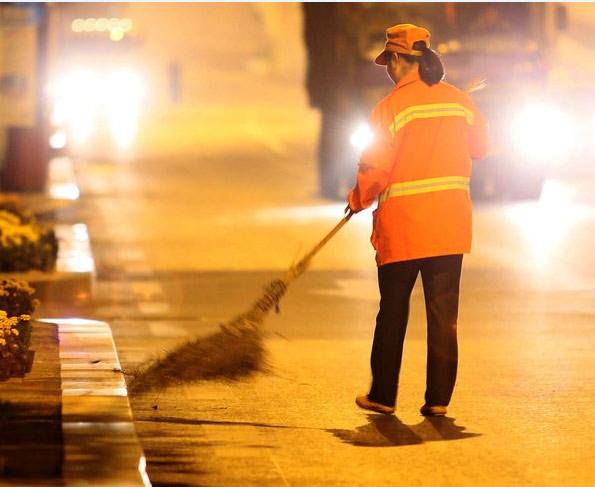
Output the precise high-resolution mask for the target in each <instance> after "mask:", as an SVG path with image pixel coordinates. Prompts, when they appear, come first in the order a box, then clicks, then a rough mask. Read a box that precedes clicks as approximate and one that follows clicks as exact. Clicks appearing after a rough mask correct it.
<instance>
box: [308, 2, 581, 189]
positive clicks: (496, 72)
mask: <svg viewBox="0 0 595 487" xmlns="http://www.w3.org/2000/svg"><path fill="white" fill-rule="evenodd" d="M303 9H304V36H305V41H306V48H307V52H308V75H307V88H308V93H309V96H310V103H311V105H312V106H314V107H316V108H318V109H319V110H320V112H321V130H320V140H319V153H318V157H319V181H320V192H321V194H322V195H323V196H325V197H328V198H332V199H337V198H339V199H341V198H343V197H344V196H345V194H346V192H347V190H348V188H349V187H350V186H351V185H352V184H353V181H354V175H355V171H356V164H357V158H358V157H359V154H360V152H361V150H362V148H363V147H364V146H365V144H366V143H367V142H368V140H369V136H370V132H369V129H368V128H367V126H366V120H367V117H368V114H369V112H370V110H371V108H372V107H373V106H374V104H375V103H377V102H378V101H379V100H380V99H381V98H382V97H383V96H385V95H386V94H387V92H388V91H390V89H391V86H392V85H391V83H390V81H389V80H388V77H387V75H386V73H385V71H384V70H383V69H382V68H381V67H378V66H375V65H374V64H373V59H374V57H375V56H376V55H377V54H378V52H380V51H381V50H382V49H383V46H384V42H385V39H384V32H385V29H386V28H387V27H389V26H391V25H395V24H399V23H414V24H418V25H422V26H424V27H426V28H428V29H429V30H430V32H431V33H432V47H433V49H435V50H436V51H438V52H439V53H440V55H441V56H442V58H443V61H444V63H445V66H446V81H447V82H449V83H451V84H454V85H455V86H457V87H459V88H461V89H465V88H466V87H467V86H468V85H470V84H471V83H472V82H474V81H476V80H478V79H485V80H486V82H487V86H486V88H485V89H483V90H481V91H477V92H475V93H474V94H473V98H474V100H475V101H476V103H477V104H478V106H479V108H480V109H481V110H482V112H484V113H485V115H486V116H487V118H488V120H489V121H490V126H491V131H492V138H493V142H494V147H493V151H492V155H491V156H490V157H489V158H488V159H487V160H485V161H482V162H481V163H479V164H476V165H474V170H473V178H472V185H471V193H472V197H473V198H474V199H488V198H494V197H509V198H537V197H539V194H540V192H541V188H542V184H543V182H544V179H545V177H546V176H547V174H548V170H549V167H551V165H552V164H557V163H560V162H562V161H563V160H564V158H565V157H566V156H567V155H568V153H569V152H570V150H571V145H572V143H573V142H572V140H571V136H570V133H569V130H570V120H569V115H567V114H566V112H565V110H564V106H563V103H564V100H556V98H555V96H552V93H551V92H550V90H549V86H548V74H549V69H550V64H549V51H550V49H551V47H552V45H553V43H554V42H555V36H556V33H557V32H559V31H560V30H563V29H564V28H565V24H566V15H565V7H563V6H562V5H560V4H554V3H476V4H469V3H451V2H447V3H349V4H304V6H303Z"/></svg>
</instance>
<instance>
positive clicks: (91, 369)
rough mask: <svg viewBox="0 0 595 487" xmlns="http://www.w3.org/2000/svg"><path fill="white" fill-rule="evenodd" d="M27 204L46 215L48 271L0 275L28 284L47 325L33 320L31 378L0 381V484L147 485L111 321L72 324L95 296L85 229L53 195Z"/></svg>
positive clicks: (68, 184) (65, 183) (64, 183)
mask: <svg viewBox="0 0 595 487" xmlns="http://www.w3.org/2000/svg"><path fill="white" fill-rule="evenodd" d="M61 185H62V186H61V187H67V188H70V189H71V190H72V189H73V188H76V185H75V184H74V183H73V182H72V181H64V180H62V181H61ZM51 187H52V185H51V184H50V188H51ZM77 192H78V189H77ZM62 196H63V194H62V193H60V194H59V196H58V197H59V198H62ZM27 202H28V203H31V202H33V203H34V205H33V206H34V207H35V210H37V211H41V212H44V213H46V214H47V217H46V218H49V219H48V220H47V222H48V223H50V224H51V225H52V226H53V227H54V228H55V230H56V234H57V237H58V239H59V241H60V248H59V253H58V260H57V264H56V270H55V271H53V272H51V273H47V272H40V271H30V272H22V273H18V274H2V275H1V277H15V278H18V279H25V280H27V281H29V282H30V283H31V284H32V285H33V287H34V288H35V289H36V297H38V298H40V299H41V303H42V304H41V307H40V308H39V309H38V310H37V312H36V314H35V316H34V318H39V317H40V316H45V317H46V318H44V319H38V320H37V321H34V322H33V328H32V330H33V331H32V343H31V346H30V350H33V351H35V353H36V354H35V360H34V362H33V368H32V371H31V372H30V373H29V374H27V375H26V376H25V377H24V378H23V379H14V378H13V379H9V380H7V381H5V382H0V420H1V423H0V474H2V477H4V479H5V482H0V484H1V485H13V484H23V485H44V486H52V485H62V486H78V485H81V486H82V485H89V484H90V483H93V484H94V485H103V486H106V487H134V486H148V485H150V482H149V480H148V478H147V476H146V473H145V463H144V462H145V460H144V455H143V452H142V450H141V448H140V444H139V441H138V438H137V435H136V431H135V428H134V424H133V422H132V414H131V410H130V404H129V401H128V397H127V390H126V383H125V381H124V377H123V375H122V372H121V366H120V362H119V359H118V356H117V353H116V350H115V346H114V342H113V338H112V334H111V329H110V327H109V324H108V323H105V322H102V321H92V320H84V319H80V318H73V317H74V316H81V314H82V315H83V316H84V315H85V311H86V310H87V309H88V304H89V302H90V300H91V299H92V294H93V287H94V286H93V284H94V274H95V261H94V258H93V254H92V252H91V248H90V245H89V235H88V233H87V227H86V226H85V225H84V224H82V223H74V224H73V223H72V221H71V218H72V211H71V210H72V207H71V205H68V206H69V208H66V210H64V208H65V206H64V205H63V204H62V203H61V202H60V201H56V200H55V199H53V197H52V193H51V192H50V194H49V195H47V196H45V195H35V196H34V197H33V198H31V197H29V198H27ZM75 221H76V220H75Z"/></svg>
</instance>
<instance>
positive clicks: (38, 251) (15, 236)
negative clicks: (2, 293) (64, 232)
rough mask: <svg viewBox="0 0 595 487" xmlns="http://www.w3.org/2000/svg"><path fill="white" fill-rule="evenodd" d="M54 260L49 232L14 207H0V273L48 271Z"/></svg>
mask: <svg viewBox="0 0 595 487" xmlns="http://www.w3.org/2000/svg"><path fill="white" fill-rule="evenodd" d="M57 257H58V240H57V239H56V234H55V232H54V230H53V229H51V228H44V227H43V226H42V225H40V224H39V223H38V222H37V220H36V219H35V217H34V216H32V215H31V214H30V213H27V212H26V211H23V210H20V209H18V208H17V207H15V206H14V205H8V204H2V205H0V272H24V271H29V270H33V269H36V270H42V271H50V270H52V269H53V268H54V267H55V264H56V259H57Z"/></svg>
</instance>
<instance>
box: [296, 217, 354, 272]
mask: <svg viewBox="0 0 595 487" xmlns="http://www.w3.org/2000/svg"><path fill="white" fill-rule="evenodd" d="M353 215H354V213H353V211H351V210H349V211H348V212H347V214H346V215H345V216H344V217H343V218H341V221H339V223H337V224H336V225H335V226H334V227H333V229H332V230H331V231H330V232H328V233H327V234H326V235H325V236H324V237H323V239H322V240H321V241H320V242H318V243H317V244H316V245H315V246H314V247H313V248H312V250H310V252H308V253H307V254H306V255H305V256H304V257H302V258H301V259H300V260H299V262H297V263H296V264H294V265H293V266H291V269H289V275H288V277H287V281H292V280H293V279H295V278H296V277H298V276H300V275H301V274H303V272H304V271H305V270H306V268H307V267H308V264H309V263H310V260H311V259H312V257H314V256H315V255H316V254H317V253H318V252H319V251H320V249H322V247H324V246H325V245H326V244H327V242H328V241H329V240H330V239H331V238H333V237H334V236H335V234H336V233H337V232H338V231H339V230H341V228H343V227H344V226H345V224H346V223H347V222H348V221H349V219H350V218H351V217H352V216H353Z"/></svg>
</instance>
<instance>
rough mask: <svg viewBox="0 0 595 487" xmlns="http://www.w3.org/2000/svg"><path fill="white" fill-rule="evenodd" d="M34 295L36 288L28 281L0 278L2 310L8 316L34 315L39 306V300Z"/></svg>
mask: <svg viewBox="0 0 595 487" xmlns="http://www.w3.org/2000/svg"><path fill="white" fill-rule="evenodd" d="M34 295H35V289H34V288H33V287H31V285H29V283H28V282H27V281H22V280H19V279H12V278H11V279H2V280H0V310H3V311H5V312H6V314H7V315H8V316H20V315H32V314H33V312H34V311H35V309H36V308H37V306H39V300H37V299H35V298H34V297H33V296H34Z"/></svg>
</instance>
